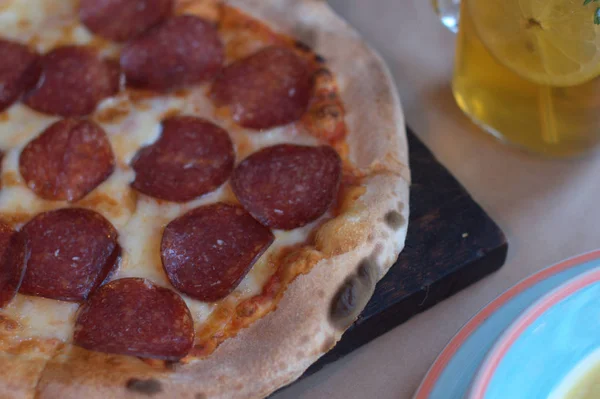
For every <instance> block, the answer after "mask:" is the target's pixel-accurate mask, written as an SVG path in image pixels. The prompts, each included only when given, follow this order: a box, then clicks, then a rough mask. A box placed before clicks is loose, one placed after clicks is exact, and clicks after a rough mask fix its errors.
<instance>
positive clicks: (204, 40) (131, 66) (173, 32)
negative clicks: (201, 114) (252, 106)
mask: <svg viewBox="0 0 600 399" xmlns="http://www.w3.org/2000/svg"><path fill="white" fill-rule="evenodd" d="M223 59H224V53H223V44H222V43H221V39H219V35H218V32H217V30H216V28H215V27H214V26H213V25H212V24H211V23H210V22H208V21H205V20H203V19H200V18H198V17H195V16H192V15H180V16H177V17H172V18H169V19H167V20H166V21H165V22H164V23H162V24H160V25H158V26H156V27H154V28H152V29H151V30H149V31H148V32H146V33H145V34H143V35H142V36H139V37H138V38H136V39H134V40H133V41H131V42H130V43H129V44H128V45H127V46H126V47H125V48H124V49H123V51H122V52H121V68H122V69H123V71H124V72H125V76H126V77H127V83H128V84H129V85H131V86H134V87H139V88H144V89H151V90H158V91H167V90H171V89H177V88H180V87H183V86H186V85H190V84H194V83H199V82H202V81H204V80H207V79H210V78H211V77H213V76H214V75H215V74H216V73H217V72H218V71H219V69H220V68H221V65H222V64H223Z"/></svg>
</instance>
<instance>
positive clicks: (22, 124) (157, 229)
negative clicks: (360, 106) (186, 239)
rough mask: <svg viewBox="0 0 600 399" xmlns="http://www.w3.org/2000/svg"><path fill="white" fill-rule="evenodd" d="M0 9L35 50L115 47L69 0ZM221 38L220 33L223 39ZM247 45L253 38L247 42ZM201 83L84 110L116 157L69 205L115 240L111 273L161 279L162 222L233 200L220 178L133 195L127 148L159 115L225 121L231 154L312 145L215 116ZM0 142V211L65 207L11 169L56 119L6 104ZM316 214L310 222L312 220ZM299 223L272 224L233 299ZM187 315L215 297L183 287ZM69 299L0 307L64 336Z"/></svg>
mask: <svg viewBox="0 0 600 399" xmlns="http://www.w3.org/2000/svg"><path fill="white" fill-rule="evenodd" d="M3 7H4V8H3V9H1V10H0V37H3V38H6V39H11V40H15V41H18V42H21V43H28V44H29V45H31V46H32V47H33V48H35V49H37V50H38V51H39V52H40V53H43V52H46V51H49V50H51V49H53V48H55V47H56V46H58V45H65V44H77V45H88V46H92V47H95V48H97V49H99V50H100V51H99V52H100V54H101V55H102V56H104V57H107V58H110V57H114V56H115V55H116V54H118V52H119V49H120V45H118V44H115V43H109V42H106V41H103V40H99V39H98V38H97V37H95V36H93V35H92V34H91V33H90V32H89V31H88V30H87V29H86V28H85V27H84V26H83V25H81V24H80V23H79V21H78V17H77V12H76V9H77V8H76V7H77V2H76V1H73V0H67V1H61V2H50V1H47V0H13V1H9V2H8V3H6V4H5V5H3ZM223 39H224V40H227V37H224V38H223ZM255 46H257V45H255ZM207 90H208V86H207V85H199V86H193V87H190V88H189V89H188V90H186V91H185V93H176V94H173V95H160V96H157V95H154V96H148V97H147V98H142V99H138V98H136V97H135V93H132V92H129V91H127V90H124V91H121V92H120V93H119V94H117V95H116V96H113V97H110V98H107V99H105V100H104V101H102V102H101V103H100V104H99V106H98V108H97V110H96V112H94V114H92V115H91V116H90V118H91V119H92V120H94V121H95V122H97V123H98V124H100V126H102V128H103V129H104V130H105V131H106V133H107V135H108V137H109V139H110V142H111V145H112V148H113V151H114V153H115V157H116V164H117V166H116V168H115V171H114V173H113V174H112V175H111V176H110V177H109V179H107V180H106V181H105V182H103V183H102V184H101V185H100V186H98V187H97V188H96V189H95V190H94V191H93V192H92V193H90V194H89V195H88V196H86V197H85V198H83V199H82V200H81V201H79V202H77V203H75V204H73V205H74V206H83V207H87V208H90V209H93V210H96V211H98V212H99V213H101V214H102V215H103V216H105V217H106V218H107V219H108V220H109V221H110V222H111V223H112V224H113V225H114V226H115V227H116V228H117V230H118V232H119V243H120V245H121V246H122V249H123V254H122V256H123V258H122V263H121V265H120V268H119V270H118V272H117V273H116V274H115V275H114V276H113V279H115V278H124V277H145V278H148V279H150V280H151V281H153V282H155V283H158V284H160V285H163V286H166V287H170V283H169V282H168V280H167V277H166V275H165V273H164V271H163V268H162V265H161V260H160V239H161V236H162V230H163V228H164V226H165V225H166V224H167V223H169V222H170V221H171V220H173V219H175V218H176V217H178V216H180V215H181V214H183V213H185V212H186V211H188V210H190V209H192V208H195V207H197V206H200V205H204V204H208V203H214V202H218V201H235V198H234V196H233V194H232V192H231V189H230V188H229V184H228V183H226V184H225V185H223V186H221V187H220V188H219V189H218V190H216V191H214V192H212V193H209V194H207V195H205V196H203V197H201V198H199V199H196V200H193V201H190V202H187V203H184V204H176V203H167V202H160V201H156V200H154V199H152V198H150V197H147V196H144V195H141V194H137V193H136V192H135V191H134V190H132V189H131V188H130V186H129V184H130V182H131V181H132V180H133V179H134V177H135V172H134V171H133V170H132V169H131V167H130V166H129V164H130V162H131V160H132V158H133V157H134V156H135V154H136V153H137V151H138V150H139V149H140V148H141V147H143V146H146V145H149V144H152V143H154V142H155V141H156V140H157V138H158V137H159V134H160V122H161V120H163V119H164V118H165V117H166V116H171V115H173V114H174V113H176V114H182V115H194V116H198V117H202V118H205V119H207V120H210V121H212V122H214V123H215V124H217V125H219V126H222V127H224V128H225V129H227V130H228V133H229V134H230V136H231V138H232V141H233V142H234V146H235V152H236V160H237V161H238V162H239V161H240V160H241V159H243V158H244V157H246V156H247V155H249V154H250V153H252V152H254V151H256V150H258V149H261V148H263V147H267V146H271V145H275V144H279V143H296V144H304V145H316V144H317V143H318V140H317V139H316V138H314V137H313V136H311V135H309V134H307V133H306V132H303V131H302V130H301V128H300V127H297V126H294V125H292V126H283V127H277V128H272V129H269V130H267V131H264V132H261V133H260V134H257V133H256V132H254V131H249V130H246V129H244V128H241V127H239V126H235V125H233V124H232V123H231V122H228V121H226V120H224V119H219V118H217V117H216V116H215V110H214V107H213V105H212V104H211V102H210V101H209V100H208V98H207V96H206V92H207ZM1 117H2V123H1V124H0V148H2V149H3V150H4V151H5V152H6V155H5V157H4V160H3V164H2V181H3V188H2V190H1V191H0V214H2V215H3V216H4V218H6V219H8V220H13V221H15V225H16V227H21V225H22V224H24V223H25V222H26V221H27V220H29V219H30V218H31V217H32V216H33V215H35V214H37V213H40V212H43V211H47V210H50V209H55V208H62V207H65V206H69V204H67V203H66V202H60V201H55V202H49V201H45V200H43V199H42V198H39V197H38V196H36V195H35V193H34V192H33V191H31V190H30V189H29V188H28V187H27V186H26V184H25V182H24V181H23V179H22V177H21V175H20V173H19V155H20V153H21V151H22V149H23V147H24V146H25V145H26V144H27V143H28V142H29V141H31V140H32V139H33V138H35V137H36V136H37V135H39V134H40V133H41V132H42V131H43V130H44V129H45V128H47V127H48V126H50V125H51V124H52V123H54V122H56V121H57V120H58V119H59V118H58V117H53V116H48V115H44V114H41V113H39V112H36V111H34V110H31V109H30V108H28V107H26V106H25V105H23V104H21V103H16V104H14V105H13V106H12V107H10V108H9V109H8V110H7V111H6V112H4V113H3V114H2V115H1ZM316 223H318V222H316ZM314 225H315V223H313V224H309V225H307V226H304V227H302V228H299V229H295V230H293V231H274V233H275V236H276V240H275V242H274V244H273V245H272V246H271V247H270V249H269V250H268V252H267V253H266V254H265V255H263V256H262V258H261V259H260V260H259V262H257V263H256V264H255V265H254V267H253V268H252V270H251V271H250V273H249V274H248V275H247V276H246V277H245V278H244V280H243V281H242V282H241V284H240V285H239V286H238V288H237V289H236V290H235V291H234V292H233V293H232V294H231V295H230V298H229V300H230V301H231V300H235V301H237V302H239V301H242V300H243V299H245V298H248V297H251V296H253V295H257V294H259V293H260V291H261V289H262V286H263V284H264V283H265V281H266V280H267V278H268V277H269V275H270V273H272V270H270V269H269V267H268V264H267V259H268V258H269V256H270V255H271V254H273V253H276V252H277V251H278V249H280V248H281V247H283V246H290V245H295V244H298V243H302V242H304V241H306V239H307V237H308V234H309V233H310V231H311V229H312V228H313V226H314ZM183 298H184V300H185V301H186V303H187V305H188V307H189V308H190V311H191V312H192V315H193V318H194V321H195V322H196V323H202V322H203V321H205V320H206V319H207V318H208V317H209V316H210V314H211V312H212V310H213V309H214V307H215V305H214V304H213V303H205V302H201V301H198V300H195V299H192V298H190V297H187V296H185V295H184V296H183ZM77 307H78V305H77V304H73V303H68V302H61V301H54V300H48V299H44V298H36V297H30V296H24V295H20V294H18V295H17V297H16V299H15V300H14V301H13V302H12V303H11V304H10V305H9V306H7V307H6V309H3V310H1V311H0V315H3V316H6V317H8V318H10V319H13V320H18V321H19V326H18V328H17V330H16V331H12V332H11V334H10V335H11V336H12V337H13V338H14V339H15V340H22V339H30V338H58V339H60V340H63V341H66V342H69V340H70V339H71V337H72V332H73V324H74V316H75V312H76V310H77Z"/></svg>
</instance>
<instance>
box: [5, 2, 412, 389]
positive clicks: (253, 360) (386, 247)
mask: <svg viewBox="0 0 600 399" xmlns="http://www.w3.org/2000/svg"><path fill="white" fill-rule="evenodd" d="M229 4H231V5H233V6H236V7H240V8H241V9H242V10H244V11H246V12H248V13H249V14H250V15H252V16H255V17H257V18H259V19H261V20H263V21H265V22H266V23H267V24H269V25H270V26H271V27H273V28H274V29H276V30H278V31H280V32H282V33H285V34H289V35H291V36H294V37H297V38H298V39H300V40H301V41H303V42H305V43H306V44H308V45H309V46H311V47H312V48H313V50H314V51H316V52H317V53H318V54H321V55H323V56H325V58H326V60H327V63H328V66H329V67H330V68H331V69H332V71H333V72H334V74H335V76H336V78H337V81H338V85H339V89H340V93H341V95H342V100H343V102H344V104H345V107H346V122H347V125H348V132H349V135H348V138H347V142H348V144H349V149H350V160H351V161H352V162H354V164H355V165H356V166H357V167H358V169H359V171H360V173H361V174H362V175H364V179H363V180H362V186H363V187H364V189H363V192H360V193H358V194H361V195H360V197H359V198H358V199H357V200H356V201H354V202H352V203H350V204H347V206H344V207H343V212H342V214H341V215H340V216H338V217H337V218H335V219H333V220H331V221H329V222H327V223H326V224H324V225H323V226H322V227H321V228H320V231H319V232H318V233H317V236H316V237H317V238H316V243H315V247H316V249H315V251H319V252H320V254H321V255H322V256H323V259H322V260H321V261H319V262H318V263H316V264H315V265H314V267H313V268H312V269H311V270H310V272H309V273H308V274H305V275H301V276H299V277H297V278H296V280H294V281H293V282H292V283H291V284H290V285H289V286H288V288H287V290H286V292H285V293H284V296H283V298H282V299H281V301H280V302H279V304H278V306H277V309H276V310H275V311H273V312H271V313H270V314H268V315H267V316H265V317H264V318H262V319H260V320H258V321H256V322H255V323H254V324H252V325H251V326H250V327H248V328H246V329H244V330H242V331H240V332H239V333H238V335H237V336H235V337H234V338H230V339H227V340H226V341H225V342H223V343H222V344H221V345H220V346H219V347H218V348H217V349H216V350H215V352H214V353H212V354H211V355H210V356H208V357H207V358H206V359H203V360H197V361H192V362H191V363H190V364H186V365H183V364H177V365H173V367H171V368H167V369H165V368H164V366H162V365H161V366H160V367H157V366H153V364H152V362H151V361H150V362H146V361H142V360H140V359H137V358H132V357H126V356H117V355H109V354H104V353H96V352H89V351H86V350H84V349H81V348H78V347H74V346H72V345H66V346H63V347H62V348H61V349H59V350H58V352H57V354H56V355H55V356H54V357H53V358H52V359H51V360H50V361H48V362H47V363H46V364H45V365H44V364H43V363H44V362H43V361H41V360H39V359H36V361H35V362H32V361H31V360H30V359H24V358H19V360H18V362H16V361H15V360H16V359H10V361H11V364H12V365H13V367H15V373H14V374H15V375H14V378H13V380H14V384H13V385H11V386H6V387H5V388H6V389H7V390H8V391H7V392H5V393H6V395H5V396H6V397H10V396H14V397H27V396H31V397H34V396H35V397H36V398H80V397H86V398H107V397H111V398H121V397H123V398H125V397H135V396H136V395H137V396H140V397H143V396H149V397H150V396H151V397H153V398H162V397H164V398H171V397H178V398H194V399H201V398H213V397H215V398H217V397H223V398H238V397H239V398H248V397H263V396H266V395H268V394H270V393H271V392H273V391H274V390H276V389H278V388H280V387H281V386H283V385H285V384H288V383H290V382H291V381H293V380H295V379H296V378H298V377H299V376H300V375H301V374H302V373H303V372H304V371H305V370H306V368H308V367H309V366H310V365H311V364H312V363H313V362H314V361H316V360H317V359H318V358H319V357H320V356H321V355H323V354H324V353H325V352H327V351H328V350H329V349H331V348H332V347H333V346H334V345H335V343H336V342H337V341H338V340H339V339H340V337H341V335H342V333H343V332H344V330H345V329H346V328H347V327H348V326H349V325H350V324H351V323H352V322H353V321H354V320H355V319H356V317H357V316H358V314H359V313H360V311H362V309H363V308H364V306H365V305H366V303H367V301H368V299H369V298H370V297H371V295H372V293H373V290H374V288H375V283H376V282H377V281H378V280H379V279H380V278H381V277H383V275H384V274H385V272H387V270H388V269H389V268H390V267H391V265H392V264H393V263H394V261H395V260H396V257H397V254H398V253H399V252H400V251H401V250H402V248H403V246H404V240H405V236H406V229H407V220H408V198H409V191H408V188H409V180H410V172H409V168H408V151H407V143H406V134H405V128H404V117H403V114H402V111H401V106H400V101H399V99H398V96H397V94H396V92H395V88H394V84H393V81H392V78H391V76H390V74H389V72H388V71H387V68H386V67H385V65H384V63H383V61H382V60H381V58H380V57H379V56H378V55H377V54H376V53H374V52H373V50H371V49H370V48H369V47H367V45H366V44H365V43H364V42H363V41H362V40H361V39H360V38H359V36H358V35H357V34H356V33H355V32H354V31H353V30H352V29H351V28H350V27H349V26H348V25H347V24H346V23H345V22H343V21H342V20H341V19H340V18H339V17H337V16H336V15H335V14H334V13H333V11H331V9H330V8H329V7H328V6H327V5H326V4H325V2H322V1H319V0H268V1H267V0H231V1H229ZM365 76H368V77H369V78H368V79H365ZM365 110H368V111H367V112H365ZM306 261H307V260H305V259H299V260H297V262H306ZM5 360H6V361H8V359H4V358H2V359H0V369H1V368H2V365H3V364H4V363H5ZM40 362H41V363H40ZM40 370H42V371H41V373H40ZM32 375H38V376H39V379H38V380H37V381H36V382H35V384H34V383H33V381H32ZM32 386H35V390H32V389H31V387H32ZM11 387H12V388H11ZM26 391H29V392H28V394H29V395H27V394H25V395H23V393H25V392H26ZM3 393H4V392H3ZM3 397H4V396H3Z"/></svg>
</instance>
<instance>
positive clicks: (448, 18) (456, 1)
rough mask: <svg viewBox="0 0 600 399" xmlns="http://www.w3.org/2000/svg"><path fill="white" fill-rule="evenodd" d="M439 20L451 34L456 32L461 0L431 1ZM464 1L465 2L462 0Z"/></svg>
mask: <svg viewBox="0 0 600 399" xmlns="http://www.w3.org/2000/svg"><path fill="white" fill-rule="evenodd" d="M431 1H432V3H433V8H434V9H435V11H436V13H437V14H438V16H439V17H440V20H441V21H442V23H443V24H444V26H446V28H448V29H450V30H451V31H452V32H454V33H456V32H458V21H459V17H460V1H461V0H431ZM463 1H466V0H463Z"/></svg>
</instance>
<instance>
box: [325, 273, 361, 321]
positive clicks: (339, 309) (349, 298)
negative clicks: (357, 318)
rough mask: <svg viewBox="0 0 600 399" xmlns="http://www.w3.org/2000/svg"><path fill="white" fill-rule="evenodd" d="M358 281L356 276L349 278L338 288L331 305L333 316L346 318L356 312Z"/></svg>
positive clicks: (333, 317) (334, 317)
mask: <svg viewBox="0 0 600 399" xmlns="http://www.w3.org/2000/svg"><path fill="white" fill-rule="evenodd" d="M356 286H357V281H356V278H355V277H351V278H349V279H348V280H347V281H346V282H345V283H344V285H342V287H341V288H340V289H339V290H338V292H337V294H336V295H335V297H334V298H333V302H332V304H331V305H332V306H331V318H332V319H334V320H336V319H338V320H339V319H346V318H347V317H348V316H349V315H351V314H352V313H353V312H354V309H355V308H356V302H357V298H356V297H357V288H356Z"/></svg>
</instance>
